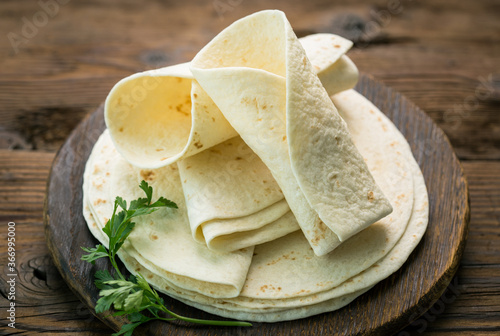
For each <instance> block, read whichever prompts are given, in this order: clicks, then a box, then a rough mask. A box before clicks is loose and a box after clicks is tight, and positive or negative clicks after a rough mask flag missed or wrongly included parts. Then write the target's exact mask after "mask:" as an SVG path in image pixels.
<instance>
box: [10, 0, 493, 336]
mask: <svg viewBox="0 0 500 336" xmlns="http://www.w3.org/2000/svg"><path fill="white" fill-rule="evenodd" d="M46 1H47V2H49V1H50V0H46ZM56 1H58V0H56ZM61 2H62V1H61ZM38 3H39V2H38V1H29V0H16V1H2V2H0V32H2V36H3V38H1V39H0V217H1V219H2V222H1V224H0V239H2V241H4V239H5V235H6V231H5V228H6V226H5V225H6V223H7V222H8V221H12V220H14V221H15V222H16V225H17V228H18V230H19V231H18V232H22V234H19V235H18V238H19V240H18V243H19V250H18V252H17V257H18V261H19V268H20V269H22V270H23V273H22V274H23V276H22V277H21V278H20V280H19V284H20V285H19V286H18V288H17V290H18V293H19V298H22V300H21V301H18V303H20V309H19V310H18V311H17V314H18V317H19V318H18V320H17V322H18V323H19V324H18V329H16V330H13V329H10V328H7V327H6V326H5V323H6V322H5V321H6V320H5V319H4V316H5V315H4V314H5V308H6V307H7V305H8V301H7V300H6V298H5V293H6V287H5V281H6V280H7V279H6V276H5V274H6V273H5V272H2V273H1V275H0V278H1V279H2V280H1V281H0V292H1V293H2V296H0V334H6V335H11V334H17V335H32V334H34V333H37V334H44V335H54V334H65V335H108V334H109V333H110V329H109V328H108V327H106V326H104V325H103V324H102V323H101V322H100V321H99V320H97V319H96V318H94V317H93V315H91V313H90V311H89V310H87V309H86V306H85V305H84V304H83V303H80V302H79V301H78V299H77V298H76V297H75V296H74V295H72V294H71V292H70V290H69V289H68V288H67V286H66V285H65V284H64V282H63V281H62V280H61V278H60V275H59V273H58V272H57V270H56V269H55V266H54V265H53V264H52V263H51V262H50V258H49V257H48V249H47V247H46V244H45V242H44V233H43V225H42V204H43V197H44V196H43V194H44V188H45V187H44V186H45V180H46V178H47V174H48V171H49V168H50V161H51V160H52V158H53V157H54V151H55V150H56V149H57V148H59V146H60V145H61V144H62V143H63V141H64V140H65V139H66V137H67V136H68V135H69V133H70V132H71V130H73V128H74V127H75V126H76V125H77V124H78V123H79V122H80V121H81V120H82V119H83V118H84V116H85V115H86V114H87V113H88V112H91V111H93V110H95V109H96V108H97V107H98V106H99V104H100V103H101V102H102V101H103V99H104V98H105V96H106V94H107V92H108V91H109V89H110V88H111V87H112V85H113V84H114V83H115V82H117V81H118V80H119V79H121V78H122V77H125V76H127V75H129V74H131V73H132V72H136V71H140V70H144V69H150V68H153V67H156V66H163V65H168V64H173V63H176V62H180V61H185V60H189V59H191V58H192V57H193V55H194V54H195V53H196V52H197V50H198V49H199V48H200V47H201V46H203V45H204V44H205V43H206V42H208V41H209V40H210V39H211V38H212V37H213V36H215V34H216V33H218V32H219V31H220V29H222V28H223V27H225V26H227V25H228V24H230V23H231V22H232V21H234V20H235V19H238V18H240V17H242V16H244V15H246V14H249V13H251V12H253V11H256V10H260V9H264V8H267V7H269V6H270V5H269V3H268V2H266V1H263V0H258V1H245V0H243V1H239V0H237V1H227V0H214V1H208V2H203V1H201V0H195V1H190V0H185V1H182V2H177V3H176V2H174V1H166V0H155V1H153V0H151V1H141V2H137V3H136V2H132V1H123V0H122V1H119V0H108V1H104V0H102V1H99V0H91V1H84V2H82V1H69V2H68V3H67V4H65V5H61V6H60V7H59V11H58V13H57V14H56V15H55V16H54V17H52V18H50V20H49V21H48V22H47V24H45V25H43V27H40V28H39V29H38V31H37V33H36V34H35V35H34V36H33V37H31V38H29V39H27V41H26V42H23V44H22V45H21V46H20V47H19V52H17V53H16V52H15V50H14V48H13V46H12V44H11V42H10V41H9V39H8V38H7V34H8V33H9V32H13V33H16V34H18V35H22V32H21V30H22V28H23V18H26V19H27V20H29V21H32V20H33V16H34V15H35V14H36V13H38V12H39V11H40V10H41V7H40V5H39V4H38ZM216 3H219V4H220V3H222V4H226V5H227V4H229V5H230V6H226V7H225V9H226V10H225V11H220V10H219V11H217V9H216V7H215V4H216ZM390 3H396V4H397V3H398V2H397V1H387V0H369V1H368V0H355V1H347V0H337V1H335V2H333V1H329V0H309V1H305V2H299V1H285V0H276V1H273V3H272V7H274V8H278V9H282V10H285V11H286V14H287V16H288V17H289V19H290V21H291V23H292V25H293V27H294V28H295V30H296V31H297V33H298V35H300V36H303V35H306V34H309V33H313V32H334V33H339V34H341V35H343V36H346V37H348V38H351V39H353V40H356V41H357V45H356V47H355V48H354V49H353V50H352V51H351V52H350V56H351V57H352V59H353V60H354V61H355V62H356V64H357V66H358V67H359V68H360V70H361V71H363V72H365V73H369V74H372V75H373V76H374V77H375V78H377V79H379V80H381V81H382V82H383V83H385V84H387V85H389V86H390V87H393V88H395V89H396V90H397V91H399V92H401V93H402V94H404V95H405V96H406V97H408V98H410V99H411V100H412V101H413V102H415V103H416V104H417V105H418V106H420V107H421V108H423V110H425V111H426V113H428V114H429V115H430V116H431V118H432V119H433V120H434V121H435V122H436V123H438V125H439V126H440V127H441V128H442V129H444V130H445V132H446V133H447V135H448V136H449V138H450V140H451V142H452V144H453V146H454V148H455V150H456V152H457V155H458V157H459V158H460V159H462V160H465V161H463V162H462V163H463V167H464V170H465V173H466V175H467V177H468V181H469V190H470V199H471V223H470V232H469V237H468V240H467V244H466V247H465V252H464V256H463V259H462V265H461V267H460V268H459V271H458V273H457V276H456V278H455V279H457V286H458V288H459V290H458V294H457V293H455V292H457V290H456V287H453V286H452V285H450V286H449V287H448V288H449V289H448V293H446V292H445V294H444V295H443V297H442V298H441V299H440V300H438V301H437V303H436V305H435V306H433V307H432V308H431V310H429V311H427V312H426V313H425V314H424V315H423V316H421V317H420V318H419V319H417V320H416V321H415V322H414V323H415V325H414V326H410V327H407V328H406V329H404V330H403V331H401V332H400V333H398V335H408V334H410V335H421V334H422V332H423V334H424V335H432V336H444V335H497V334H498V333H499V332H500V288H499V286H498V284H499V283H500V275H499V273H498V270H499V269H500V161H499V160H500V143H499V139H500V116H499V113H498V111H499V109H500V103H499V101H500V93H499V85H500V78H499V70H498V64H499V63H500V43H499V42H500V41H499V40H500V21H499V20H498V13H499V11H500V4H499V3H498V1H496V0H483V1H459V0H450V1H445V0H438V1H430V0H425V1H423V0H418V1H410V0H400V1H399V4H400V6H398V7H392V9H400V10H401V11H400V12H399V11H398V10H397V11H396V12H397V13H396V12H395V11H394V10H392V11H390V10H391V7H390ZM387 11H389V14H390V16H388V15H386V13H387ZM219 13H220V14H219ZM384 15H385V16H384ZM377 24H378V25H377ZM370 27H371V28H370ZM368 28H370V29H368ZM2 149H3V150H2ZM7 149H21V150H16V151H11V150H7ZM22 149H31V150H22ZM423 151H424V152H425V151H427V152H431V151H432V149H431V148H429V147H425V146H424V147H423ZM479 160H482V161H479ZM485 160H488V161H485ZM21 196H22V197H21ZM6 258H7V255H6V249H5V244H4V243H0V264H1V265H5V263H6V260H7V259H6ZM44 274H45V275H44ZM38 276H40V277H41V279H40V278H38ZM455 279H454V280H453V281H452V284H453V283H454V281H455ZM19 298H18V300H20V299H19ZM440 301H441V302H444V303H445V308H444V309H442V305H441V304H440Z"/></svg>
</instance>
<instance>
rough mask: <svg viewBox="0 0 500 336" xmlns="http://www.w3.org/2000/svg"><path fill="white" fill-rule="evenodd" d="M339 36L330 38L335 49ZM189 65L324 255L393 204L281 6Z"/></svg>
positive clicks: (223, 37) (219, 40) (231, 30)
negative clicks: (270, 175) (338, 110)
mask: <svg viewBox="0 0 500 336" xmlns="http://www.w3.org/2000/svg"><path fill="white" fill-rule="evenodd" d="M249 32H252V34H249ZM243 36H244V37H245V38H242V37H243ZM341 41H343V40H341V39H339V38H338V37H335V36H330V41H329V43H330V44H331V45H332V48H331V49H333V50H336V49H342V48H344V49H346V48H347V45H344V47H343V46H342V43H341ZM338 55H341V53H339V54H338ZM318 59H321V57H319V58H318ZM320 68H321V67H320ZM191 71H192V73H193V75H194V77H195V79H196V80H197V81H198V82H199V84H200V85H201V87H202V88H203V89H204V90H205V91H206V92H207V94H208V95H209V96H210V98H212V100H213V101H214V102H215V104H216V105H217V106H218V108H219V109H220V111H221V112H222V114H223V115H224V117H225V118H226V119H227V120H228V121H229V123H230V124H231V126H232V127H233V128H234V129H235V130H236V131H237V132H238V134H239V135H240V136H241V138H242V139H243V140H244V141H245V142H246V144H247V145H248V146H249V147H250V148H251V149H252V150H253V151H254V152H255V153H256V154H257V155H258V156H259V157H260V158H261V159H262V161H263V162H264V163H265V165H266V166H267V167H268V168H269V169H270V171H271V173H272V175H273V176H274V178H275V179H276V181H277V183H278V185H279V186H280V188H281V189H282V191H283V194H284V196H285V199H286V201H287V202H288V204H289V206H290V209H291V211H292V212H293V214H294V215H295V217H296V219H297V222H298V224H299V226H300V227H301V229H302V232H303V233H304V235H305V236H306V238H307V240H308V242H309V244H310V245H311V247H312V248H313V250H314V252H315V253H316V255H318V256H321V255H325V254H327V253H329V252H330V251H332V250H333V249H335V248H336V247H337V246H339V245H340V243H341V242H343V241H346V240H348V239H349V238H350V237H352V236H353V235H355V234H356V233H358V232H360V231H362V230H363V229H365V228H367V227H368V226H370V225H371V224H373V223H374V222H376V221H377V220H379V219H381V218H383V217H385V216H387V215H388V214H389V213H390V212H391V211H392V207H391V204H390V203H389V201H388V200H387V198H386V197H385V196H384V194H383V193H382V191H381V190H380V188H379V187H378V186H377V184H376V183H375V180H374V179H373V177H372V175H371V174H370V171H369V170H368V167H367V166H366V163H365V162H364V160H363V157H362V156H361V155H360V153H359V151H358V150H357V149H356V147H355V145H354V143H353V142H352V140H351V138H350V135H349V132H348V130H347V127H346V125H345V123H344V121H343V120H342V118H341V117H340V116H339V114H338V112H337V110H336V108H335V106H334V105H333V103H332V101H331V100H330V98H329V96H328V93H327V91H326V90H325V88H324V87H323V85H322V83H321V81H320V80H319V78H318V76H317V75H316V73H315V71H314V68H313V66H312V65H311V63H310V61H309V60H308V58H307V56H306V52H305V51H304V48H303V47H302V46H301V44H300V42H299V40H298V39H297V37H296V36H295V34H294V32H293V30H292V28H291V26H290V24H289V22H288V21H287V19H286V17H285V15H284V13H283V12H280V11H262V12H258V13H255V14H252V15H250V16H247V17H245V18H243V19H240V20H238V21H236V22H235V23H233V24H232V25H230V26H229V27H228V28H226V29H225V30H223V31H222V32H221V33H220V34H219V35H217V36H216V37H215V38H214V39H213V40H212V41H211V42H210V43H208V44H207V45H206V46H205V47H204V48H203V49H202V50H201V51H200V52H199V53H198V54H197V55H196V57H195V58H194V59H193V61H192V62H191ZM228 97H229V98H228Z"/></svg>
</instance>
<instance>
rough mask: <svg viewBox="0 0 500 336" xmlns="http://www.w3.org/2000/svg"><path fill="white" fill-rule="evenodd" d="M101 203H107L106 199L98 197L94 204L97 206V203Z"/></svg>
mask: <svg viewBox="0 0 500 336" xmlns="http://www.w3.org/2000/svg"><path fill="white" fill-rule="evenodd" d="M101 203H102V204H104V203H106V200H103V199H102V198H98V199H96V200H95V201H94V205H95V206H97V205H99V204H101Z"/></svg>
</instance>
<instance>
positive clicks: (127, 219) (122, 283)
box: [81, 181, 252, 336]
mask: <svg viewBox="0 0 500 336" xmlns="http://www.w3.org/2000/svg"><path fill="white" fill-rule="evenodd" d="M139 187H140V188H141V189H142V190H144V192H145V194H146V197H145V198H138V199H137V200H134V201H132V202H130V205H129V207H128V209H127V202H126V201H125V200H123V198H121V197H119V196H117V197H116V199H115V204H114V209H113V215H112V216H111V219H110V220H109V221H108V222H107V223H106V225H105V226H104V228H103V229H102V230H103V231H104V233H105V234H106V235H107V236H108V238H109V248H108V249H107V248H106V247H105V246H104V245H102V244H99V245H96V247H93V248H86V247H82V249H83V250H84V251H85V252H87V253H88V254H85V255H83V256H82V258H81V259H82V260H85V261H87V262H89V263H92V264H95V261H96V260H97V259H100V258H106V257H108V258H109V260H110V262H111V265H113V268H114V269H115V272H114V273H113V274H111V273H110V272H109V271H107V270H100V271H97V272H96V273H95V285H96V286H97V288H99V289H100V292H99V296H100V298H99V300H98V301H97V305H96V307H95V311H96V313H98V314H100V313H103V312H105V311H107V310H110V309H111V306H113V308H114V309H115V312H114V313H113V315H114V316H120V315H126V316H127V318H128V320H129V321H130V323H129V324H125V325H123V326H122V328H121V330H120V331H119V332H117V333H115V334H113V335H125V336H130V335H132V332H133V331H134V329H135V328H137V327H138V326H139V325H141V324H143V323H146V322H149V321H151V320H163V321H174V320H181V321H185V322H190V323H197V324H207V325H218V326H237V327H249V326H252V324H251V323H248V322H240V321H213V320H200V319H195V318H189V317H184V316H181V315H178V314H176V313H174V312H172V311H170V310H168V309H167V307H165V305H164V302H163V299H162V298H161V297H160V296H159V295H158V293H157V292H156V291H155V290H154V289H153V288H151V287H150V286H149V284H148V283H147V281H146V279H144V277H143V276H142V275H141V274H139V273H138V274H137V275H135V276H134V275H131V276H129V278H128V280H127V279H126V278H125V276H124V275H123V274H122V273H121V272H120V269H119V268H118V264H117V263H116V253H117V252H118V250H119V249H120V248H121V247H122V245H123V243H125V240H126V239H127V237H128V236H129V235H130V233H131V232H132V230H133V229H134V226H135V223H134V222H132V219H133V218H134V217H137V216H142V215H148V214H150V213H152V212H154V211H156V210H158V209H159V208H162V207H166V208H177V205H176V204H175V203H174V202H172V201H169V200H168V199H166V198H164V197H160V198H159V199H158V200H157V201H156V202H152V200H151V198H152V196H153V188H152V187H150V186H149V185H148V183H147V182H146V181H142V182H141V184H140V186H139ZM118 207H120V208H121V209H122V210H121V211H120V212H118V213H117V210H118ZM163 313H164V314H163ZM160 314H162V315H164V316H165V315H166V316H168V317H162V316H160Z"/></svg>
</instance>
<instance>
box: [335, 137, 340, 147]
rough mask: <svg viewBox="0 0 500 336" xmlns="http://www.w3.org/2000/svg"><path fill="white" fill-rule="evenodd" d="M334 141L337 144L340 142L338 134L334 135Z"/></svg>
mask: <svg viewBox="0 0 500 336" xmlns="http://www.w3.org/2000/svg"><path fill="white" fill-rule="evenodd" d="M335 141H336V142H337V145H338V144H339V142H340V138H339V137H338V136H336V137H335Z"/></svg>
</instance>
